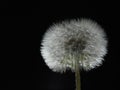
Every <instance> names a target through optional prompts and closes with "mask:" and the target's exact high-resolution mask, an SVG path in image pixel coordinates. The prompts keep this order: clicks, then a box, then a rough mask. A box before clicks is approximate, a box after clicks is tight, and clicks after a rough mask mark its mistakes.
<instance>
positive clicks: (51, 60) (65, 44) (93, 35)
mask: <svg viewBox="0 0 120 90" xmlns="http://www.w3.org/2000/svg"><path fill="white" fill-rule="evenodd" d="M41 44H42V47H41V49H40V51H41V54H42V56H43V58H44V60H45V62H46V64H47V65H48V67H49V68H50V69H52V70H53V71H55V72H65V71H66V70H67V69H71V70H72V71H73V72H77V73H76V77H77V78H79V77H78V75H79V73H78V71H79V69H84V70H86V71H87V70H91V69H92V68H95V67H97V66H100V65H101V64H102V61H103V60H104V59H103V57H104V56H105V54H106V53H107V49H106V47H107V40H106V34H105V32H104V30H103V28H102V27H101V26H100V25H98V24H97V23H96V22H95V21H92V20H90V19H80V20H71V21H63V22H61V23H58V24H55V25H53V26H51V27H50V28H49V29H48V30H47V32H46V33H45V35H44V37H43V40H42V43H41ZM79 79H80V78H79ZM77 82H78V83H79V81H78V80H77V79H76V83H77ZM77 90H80V89H77Z"/></svg>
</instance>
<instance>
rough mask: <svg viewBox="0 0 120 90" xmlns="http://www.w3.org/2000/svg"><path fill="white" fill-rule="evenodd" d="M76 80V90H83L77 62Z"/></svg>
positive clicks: (76, 62)
mask: <svg viewBox="0 0 120 90" xmlns="http://www.w3.org/2000/svg"><path fill="white" fill-rule="evenodd" d="M75 79H76V90H81V84H80V71H79V62H78V60H76V61H75Z"/></svg>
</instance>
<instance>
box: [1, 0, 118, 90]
mask: <svg viewBox="0 0 120 90" xmlns="http://www.w3.org/2000/svg"><path fill="white" fill-rule="evenodd" d="M19 3H20V2H18V3H17V4H14V5H13V4H12V5H11V3H10V2H8V6H7V8H6V9H1V22H2V24H1V45H2V47H1V51H2V54H3V55H1V63H0V64H1V72H0V73H1V75H2V77H1V80H0V81H1V87H0V88H1V90H10V89H15V90H18V89H27V90H28V89H31V90H75V78H74V73H72V72H71V71H67V72H66V73H63V74H60V73H56V72H52V71H51V70H50V69H49V68H48V67H47V65H46V64H45V62H44V60H43V58H42V56H41V54H40V51H39V49H40V43H41V40H42V36H43V35H44V33H45V32H46V30H47V29H48V28H49V26H51V25H52V24H53V23H56V22H59V21H63V20H70V19H77V18H90V19H93V20H95V21H96V22H98V23H99V24H100V25H101V26H102V27H103V28H104V29H105V32H106V34H107V36H108V41H109V43H108V54H107V55H106V56H105V61H104V62H103V65H102V66H100V67H98V68H96V69H93V70H91V71H89V72H86V71H83V70H82V71H81V85H82V87H81V88H82V90H119V89H118V87H119V86H118V84H119V83H118V82H119V80H118V78H119V75H118V74H119V49H120V47H119V28H118V27H119V19H118V18H119V15H118V14H119V8H118V5H117V3H114V2H110V1H109V3H108V2H90V1H89V2H88V1H86V2H81V1H79V2H70V1H69V2H59V1H58V2H56V3H55V2H51V3H50V2H44V3H43V2H31V3H29V2H28V3H27V2H25V3H20V4H19ZM29 6H31V7H29Z"/></svg>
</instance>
